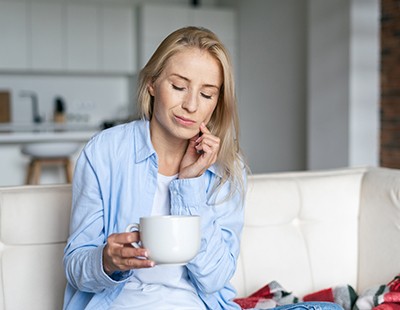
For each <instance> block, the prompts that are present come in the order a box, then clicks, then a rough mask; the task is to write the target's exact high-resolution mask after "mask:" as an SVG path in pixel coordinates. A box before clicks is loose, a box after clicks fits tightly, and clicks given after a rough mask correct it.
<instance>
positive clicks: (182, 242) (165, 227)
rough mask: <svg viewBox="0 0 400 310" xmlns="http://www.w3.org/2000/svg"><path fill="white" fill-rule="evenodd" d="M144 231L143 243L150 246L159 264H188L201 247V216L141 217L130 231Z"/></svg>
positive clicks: (141, 244)
mask: <svg viewBox="0 0 400 310" xmlns="http://www.w3.org/2000/svg"><path fill="white" fill-rule="evenodd" d="M134 231H139V232H140V245H139V244H138V243H136V242H133V243H132V245H133V246H134V247H140V246H143V247H144V248H146V249H147V250H148V255H149V259H151V260H152V261H154V262H155V263H156V264H158V265H161V264H174V265H184V264H187V263H188V262H189V261H190V260H191V259H193V258H194V257H195V256H196V254H197V252H198V251H199V248H200V217H199V216H191V215H166V216H149V217H141V218H140V223H139V224H138V223H134V224H129V225H128V227H127V228H126V232H134Z"/></svg>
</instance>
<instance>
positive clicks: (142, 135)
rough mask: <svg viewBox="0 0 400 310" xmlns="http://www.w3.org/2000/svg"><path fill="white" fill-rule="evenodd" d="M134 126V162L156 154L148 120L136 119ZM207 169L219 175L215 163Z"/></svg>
mask: <svg viewBox="0 0 400 310" xmlns="http://www.w3.org/2000/svg"><path fill="white" fill-rule="evenodd" d="M135 123H136V126H135V129H134V137H135V139H134V145H135V153H136V163H139V162H141V161H143V160H145V159H147V158H148V157H150V156H152V155H153V154H155V155H156V151H155V150H154V147H153V144H152V143H151V138H150V122H149V121H148V120H139V121H136V122H135ZM207 170H209V171H210V172H212V173H213V174H216V175H217V176H219V177H221V173H219V171H218V169H217V167H216V165H215V164H214V165H211V166H210V167H209V168H208V169H207Z"/></svg>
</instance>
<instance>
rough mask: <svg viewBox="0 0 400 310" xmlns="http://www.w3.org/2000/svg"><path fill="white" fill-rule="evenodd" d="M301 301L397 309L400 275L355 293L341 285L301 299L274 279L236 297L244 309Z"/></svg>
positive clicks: (351, 308) (355, 309)
mask: <svg viewBox="0 0 400 310" xmlns="http://www.w3.org/2000/svg"><path fill="white" fill-rule="evenodd" d="M302 301H330V302H335V303H337V304H339V305H341V306H342V307H343V308H344V309H345V310H370V309H373V310H400V274H398V275H397V276H396V277H394V279H393V280H392V281H390V282H389V283H388V284H384V285H379V286H376V287H373V288H370V289H367V290H365V291H364V292H363V293H362V294H361V295H357V293H356V292H355V290H354V289H353V288H352V287H351V286H350V285H343V286H334V287H330V288H326V289H324V290H320V291H318V292H314V293H311V294H308V295H305V296H304V297H303V298H302V299H300V298H298V297H296V296H294V295H293V294H292V293H291V292H288V291H285V290H284V288H283V287H282V286H281V285H280V284H279V283H278V282H276V281H273V282H270V283H269V284H267V285H266V286H264V287H262V288H261V289H259V290H258V291H257V292H254V293H253V294H251V295H250V296H248V297H245V298H237V299H235V302H236V303H237V304H239V305H240V306H241V307H242V309H243V310H245V309H260V310H262V309H272V308H274V307H276V306H281V305H287V304H292V303H298V302H302Z"/></svg>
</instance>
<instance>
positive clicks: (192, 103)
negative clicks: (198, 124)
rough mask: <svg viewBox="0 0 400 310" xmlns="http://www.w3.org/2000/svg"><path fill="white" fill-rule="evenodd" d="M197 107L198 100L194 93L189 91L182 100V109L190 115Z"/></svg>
mask: <svg viewBox="0 0 400 310" xmlns="http://www.w3.org/2000/svg"><path fill="white" fill-rule="evenodd" d="M197 107H198V98H197V96H196V93H195V92H193V91H189V92H188V93H187V95H186V96H185V98H184V99H183V103H182V108H183V109H185V110H186V111H188V112H190V113H193V112H196V111H197Z"/></svg>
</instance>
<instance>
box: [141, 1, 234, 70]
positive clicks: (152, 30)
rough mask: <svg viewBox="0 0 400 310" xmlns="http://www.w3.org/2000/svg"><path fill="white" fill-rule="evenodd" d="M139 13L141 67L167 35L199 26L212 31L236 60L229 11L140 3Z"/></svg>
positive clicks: (232, 24) (231, 15)
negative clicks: (185, 28)
mask: <svg viewBox="0 0 400 310" xmlns="http://www.w3.org/2000/svg"><path fill="white" fill-rule="evenodd" d="M139 13H140V15H139V16H140V17H139V18H140V19H139V25H140V26H139V27H140V29H139V40H140V41H139V42H140V44H138V45H139V48H140V54H139V64H140V66H141V67H143V66H144V65H145V64H146V62H147V61H148V60H149V58H150V57H151V55H152V54H153V52H154V51H155V49H156V48H157V46H158V45H159V44H160V43H161V41H162V40H163V39H164V38H165V37H166V36H167V35H168V34H170V33H171V32H172V31H174V30H177V29H178V28H181V27H184V26H202V27H205V28H209V29H210V30H212V31H213V32H215V33H216V34H217V36H218V37H219V38H220V39H221V41H222V42H223V43H224V45H225V46H226V47H227V48H228V50H229V52H230V53H231V55H232V57H233V59H234V62H235V61H236V60H235V58H236V57H235V56H236V28H235V27H236V17H235V12H234V10H233V9H227V8H215V7H212V8H211V7H208V8H205V7H196V8H194V7H190V6H172V5H168V6H166V5H159V4H144V5H142V6H141V7H140V12H139Z"/></svg>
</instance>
